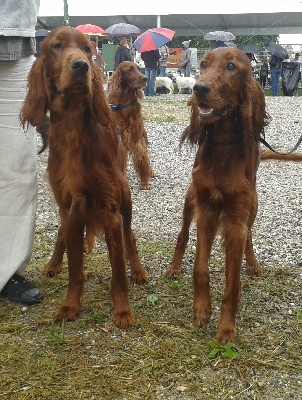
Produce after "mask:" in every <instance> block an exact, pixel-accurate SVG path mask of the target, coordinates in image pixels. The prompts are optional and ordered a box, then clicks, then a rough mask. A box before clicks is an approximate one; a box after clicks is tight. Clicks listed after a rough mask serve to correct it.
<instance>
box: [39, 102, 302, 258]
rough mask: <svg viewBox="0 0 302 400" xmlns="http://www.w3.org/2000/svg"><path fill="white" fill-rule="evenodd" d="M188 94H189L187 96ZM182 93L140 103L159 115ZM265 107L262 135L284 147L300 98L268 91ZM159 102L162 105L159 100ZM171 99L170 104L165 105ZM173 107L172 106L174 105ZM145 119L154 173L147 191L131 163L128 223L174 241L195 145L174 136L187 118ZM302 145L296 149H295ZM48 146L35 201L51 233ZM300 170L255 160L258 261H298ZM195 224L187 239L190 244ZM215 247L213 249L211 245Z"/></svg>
mask: <svg viewBox="0 0 302 400" xmlns="http://www.w3.org/2000/svg"><path fill="white" fill-rule="evenodd" d="M187 97H188V96H187ZM187 97H186V95H184V96H182V95H171V96H169V95H164V96H158V97H156V98H152V99H148V100H145V103H144V109H145V110H148V108H150V110H151V109H154V108H156V107H158V109H159V113H160V112H161V113H162V110H163V109H164V110H165V113H164V114H163V113H162V115H163V119H164V116H165V115H166V113H168V112H170V111H169V107H171V108H173V103H172V101H173V102H175V101H178V100H179V101H180V102H182V104H185V103H184V99H186V98H187ZM266 102H267V111H268V113H269V114H270V115H271V117H272V121H271V123H270V125H269V126H268V127H267V128H266V130H265V137H266V140H267V141H268V142H269V143H270V144H271V145H272V146H273V147H274V148H276V149H278V150H280V151H287V150H289V149H290V148H292V147H293V145H294V144H295V143H296V142H297V140H298V138H299V137H300V135H301V133H302V129H301V126H302V120H301V115H302V98H301V97H267V98H266ZM161 104H162V105H161ZM169 104H170V105H169ZM176 112H177V111H176ZM187 115H188V118H187V121H183V122H179V123H178V122H177V123H176V122H146V123H145V125H146V129H147V133H148V138H149V143H150V155H151V163H152V167H153V169H154V171H155V172H156V178H155V179H153V181H152V187H151V190H150V191H140V190H139V187H138V181H137V179H136V177H135V175H134V172H133V169H132V167H131V166H130V168H129V182H130V186H131V191H132V201H133V228H134V230H135V232H136V235H137V237H138V238H140V237H143V238H157V239H161V238H162V239H169V240H173V241H176V235H177V232H178V230H179V227H180V223H181V213H182V207H183V201H184V196H185V192H186V189H187V186H188V184H189V182H190V179H191V169H192V163H193V161H194V157H195V149H194V148H192V147H190V146H189V145H186V144H185V145H183V146H182V147H181V148H180V147H179V138H180V135H181V133H182V131H183V129H184V128H185V127H186V126H187V123H188V121H189V113H188V114H187ZM300 151H301V150H300ZM46 160H47V151H46V152H45V153H44V154H42V156H41V157H40V158H39V160H38V163H39V204H38V213H37V229H39V230H40V229H43V230H45V231H46V232H47V234H49V235H54V234H55V230H54V225H56V223H57V213H56V206H55V204H54V203H53V201H51V200H50V198H51V196H50V194H49V189H48V186H47V184H46V180H45V178H44V172H45V170H46ZM301 177H302V173H301V164H300V163H299V162H281V161H266V162H263V163H261V164H260V167H259V171H258V181H257V190H258V195H259V210H258V215H257V218H256V221H255V224H254V229H253V232H254V245H255V251H256V253H257V255H258V257H259V260H260V261H261V262H266V263H274V264H275V265H276V266H282V265H287V266H297V264H298V263H301V261H302V252H301V249H302V241H301V236H302V235H301V233H302V224H301V220H302V213H301V210H302V198H301V191H302V190H301V189H302V183H301V181H302V179H301ZM194 230H195V228H194V227H193V228H192V234H191V238H190V242H189V244H190V245H191V246H194V245H195V237H196V234H195V231H194ZM214 251H215V250H214Z"/></svg>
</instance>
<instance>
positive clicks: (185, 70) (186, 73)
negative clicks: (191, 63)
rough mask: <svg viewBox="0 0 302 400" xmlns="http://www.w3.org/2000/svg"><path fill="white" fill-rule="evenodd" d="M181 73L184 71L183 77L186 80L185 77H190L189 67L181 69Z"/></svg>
mask: <svg viewBox="0 0 302 400" xmlns="http://www.w3.org/2000/svg"><path fill="white" fill-rule="evenodd" d="M183 71H184V76H185V77H186V78H187V77H190V76H191V67H187V66H186V67H185V68H184V69H183Z"/></svg>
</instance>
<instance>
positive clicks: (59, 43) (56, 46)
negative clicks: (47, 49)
mask: <svg viewBox="0 0 302 400" xmlns="http://www.w3.org/2000/svg"><path fill="white" fill-rule="evenodd" d="M52 47H53V48H54V49H60V48H61V47H62V43H61V42H57V43H55V44H53V45H52Z"/></svg>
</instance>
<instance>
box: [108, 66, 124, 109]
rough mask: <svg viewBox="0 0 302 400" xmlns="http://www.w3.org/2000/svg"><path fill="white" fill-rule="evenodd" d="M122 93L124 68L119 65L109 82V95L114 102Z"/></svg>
mask: <svg viewBox="0 0 302 400" xmlns="http://www.w3.org/2000/svg"><path fill="white" fill-rule="evenodd" d="M121 94H122V68H121V67H120V66H119V67H117V69H116V70H115V71H114V72H113V74H112V76H111V79H110V84H109V97H110V100H111V101H112V102H115V101H116V100H115V99H119V98H120V97H121Z"/></svg>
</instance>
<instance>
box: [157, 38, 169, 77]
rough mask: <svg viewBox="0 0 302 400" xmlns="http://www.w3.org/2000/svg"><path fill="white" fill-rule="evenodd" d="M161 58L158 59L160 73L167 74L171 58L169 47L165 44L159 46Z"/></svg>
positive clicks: (160, 74)
mask: <svg viewBox="0 0 302 400" xmlns="http://www.w3.org/2000/svg"><path fill="white" fill-rule="evenodd" d="M159 54H160V59H159V60H158V75H157V76H166V69H167V63H168V58H169V48H168V46H166V45H165V44H164V45H162V46H161V47H160V48H159Z"/></svg>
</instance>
